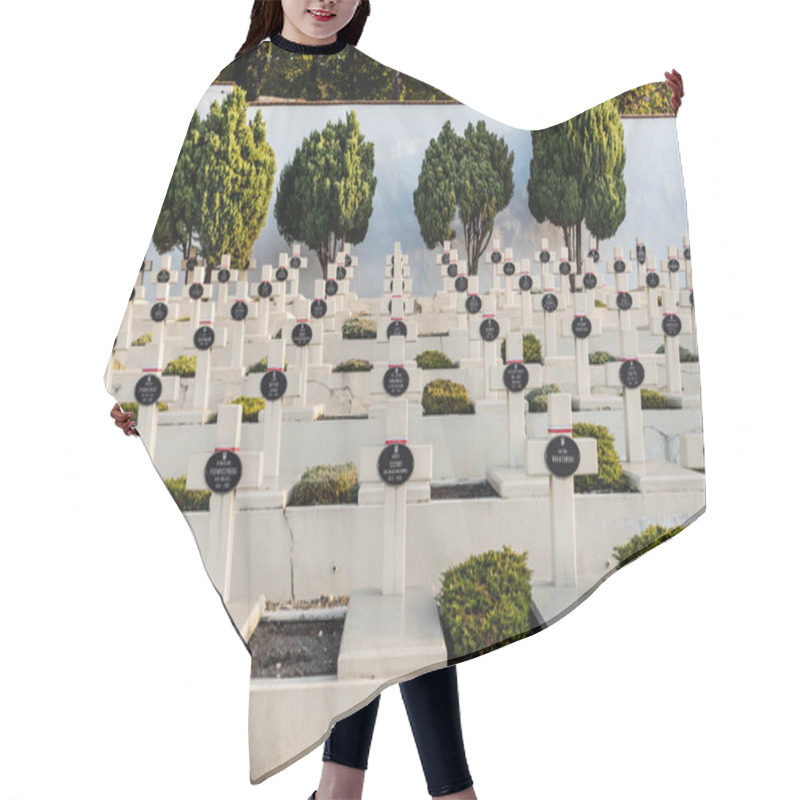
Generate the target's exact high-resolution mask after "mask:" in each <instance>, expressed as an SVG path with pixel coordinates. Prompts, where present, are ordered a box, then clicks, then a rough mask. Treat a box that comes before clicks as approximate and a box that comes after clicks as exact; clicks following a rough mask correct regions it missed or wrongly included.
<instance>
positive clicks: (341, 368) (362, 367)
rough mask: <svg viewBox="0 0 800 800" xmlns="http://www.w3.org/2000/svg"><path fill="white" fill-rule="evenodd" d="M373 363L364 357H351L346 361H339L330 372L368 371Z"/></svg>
mask: <svg viewBox="0 0 800 800" xmlns="http://www.w3.org/2000/svg"><path fill="white" fill-rule="evenodd" d="M372 367H373V365H372V364H371V363H370V362H369V361H367V360H366V359H365V358H351V359H349V360H348V361H340V362H339V363H338V364H337V365H336V366H335V367H334V368H333V370H332V372H369V371H370V370H371V369H372Z"/></svg>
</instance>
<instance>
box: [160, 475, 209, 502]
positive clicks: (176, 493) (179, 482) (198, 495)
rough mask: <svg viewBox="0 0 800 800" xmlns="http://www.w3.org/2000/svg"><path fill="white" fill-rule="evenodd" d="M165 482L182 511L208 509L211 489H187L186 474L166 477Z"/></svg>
mask: <svg viewBox="0 0 800 800" xmlns="http://www.w3.org/2000/svg"><path fill="white" fill-rule="evenodd" d="M164 484H165V486H166V487H167V490H168V491H169V493H170V494H171V495H172V499H173V500H174V501H175V502H176V503H177V505H178V508H179V509H180V510H181V511H208V508H209V501H210V499H211V490H204V489H187V488H186V476H185V475H181V476H180V477H179V478H164Z"/></svg>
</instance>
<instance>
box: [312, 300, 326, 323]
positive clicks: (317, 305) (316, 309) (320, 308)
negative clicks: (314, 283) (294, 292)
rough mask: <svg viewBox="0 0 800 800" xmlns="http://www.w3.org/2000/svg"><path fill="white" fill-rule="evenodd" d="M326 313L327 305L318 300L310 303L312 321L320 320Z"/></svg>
mask: <svg viewBox="0 0 800 800" xmlns="http://www.w3.org/2000/svg"><path fill="white" fill-rule="evenodd" d="M327 313H328V304H327V303H326V302H325V301H324V300H321V299H319V298H317V299H316V300H314V301H312V303H311V316H312V317H314V319H322V318H323V317H324V316H325V315H326V314H327Z"/></svg>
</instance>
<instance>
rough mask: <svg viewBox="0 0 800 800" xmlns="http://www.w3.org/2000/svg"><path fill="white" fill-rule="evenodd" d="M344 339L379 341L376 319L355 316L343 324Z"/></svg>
mask: <svg viewBox="0 0 800 800" xmlns="http://www.w3.org/2000/svg"><path fill="white" fill-rule="evenodd" d="M342 338H343V339H377V338H378V323H377V322H376V321H375V320H374V319H367V318H366V317H364V316H359V315H355V316H352V317H350V319H347V320H345V321H344V322H343V323H342Z"/></svg>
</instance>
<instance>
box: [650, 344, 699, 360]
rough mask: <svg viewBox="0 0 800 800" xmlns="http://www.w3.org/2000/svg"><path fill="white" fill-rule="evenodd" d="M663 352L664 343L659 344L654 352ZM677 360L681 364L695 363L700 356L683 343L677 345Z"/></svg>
mask: <svg viewBox="0 0 800 800" xmlns="http://www.w3.org/2000/svg"><path fill="white" fill-rule="evenodd" d="M663 352H664V345H663V344H662V345H659V346H658V349H657V350H656V353H659V354H662V353H663ZM678 353H679V360H680V362H681V364H695V363H697V362H698V361H699V360H700V358H699V357H698V356H696V355H695V354H694V353H693V352H692V351H691V350H687V349H686V348H685V347H684V346H683V345H678Z"/></svg>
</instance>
